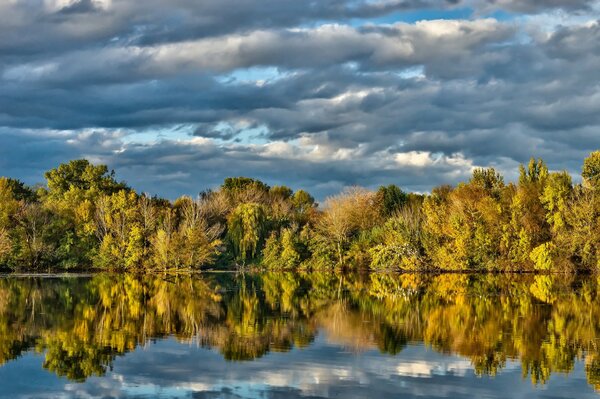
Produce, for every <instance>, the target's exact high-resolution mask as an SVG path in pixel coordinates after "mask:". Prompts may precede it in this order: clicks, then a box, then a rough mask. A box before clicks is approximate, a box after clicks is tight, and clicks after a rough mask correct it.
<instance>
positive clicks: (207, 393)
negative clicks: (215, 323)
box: [0, 333, 596, 399]
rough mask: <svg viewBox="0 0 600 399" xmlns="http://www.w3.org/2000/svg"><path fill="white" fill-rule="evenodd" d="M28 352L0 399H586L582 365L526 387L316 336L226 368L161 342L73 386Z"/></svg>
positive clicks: (4, 370) (459, 362)
mask: <svg viewBox="0 0 600 399" xmlns="http://www.w3.org/2000/svg"><path fill="white" fill-rule="evenodd" d="M42 362H43V356H41V355H37V354H32V353H28V354H26V355H25V356H23V357H21V358H19V359H17V360H14V361H12V362H9V363H7V364H5V365H4V366H3V367H0V397H3V398H27V397H31V398H33V397H36V398H38V397H39V398H74V397H78V398H79V397H81V398H86V397H115V398H120V397H163V398H273V399H275V398H299V397H304V398H332V397H336V398H350V399H352V398H392V397H394V398H396V397H403V398H412V397H419V398H474V397H476V398H505V397H511V398H527V399H529V398H559V397H560V398H568V397H577V398H592V397H596V394H595V393H594V392H593V390H592V388H591V387H590V386H589V385H588V384H587V382H586V379H585V373H584V369H583V363H582V362H578V363H576V367H575V370H574V371H573V372H572V373H570V374H569V375H568V376H565V375H561V374H553V375H552V376H551V378H550V381H549V383H548V384H547V385H544V386H538V387H535V386H534V385H532V383H531V382H530V380H529V379H523V378H522V377H521V368H520V366H519V365H518V364H517V363H512V362H509V363H508V364H507V367H505V368H504V369H502V371H501V372H500V373H499V375H498V376H496V377H495V378H491V377H478V376H476V375H475V374H474V371H473V367H472V366H471V363H470V362H469V361H468V360H467V359H464V358H461V357H459V356H448V355H442V354H439V353H437V352H435V351H432V350H429V349H427V348H425V347H423V346H409V347H407V348H406V349H405V350H404V351H402V352H401V353H400V354H398V355H396V356H391V355H383V354H381V353H379V352H378V351H374V350H373V351H366V352H361V353H354V352H349V351H347V350H345V349H344V348H342V347H340V346H338V345H336V344H334V343H330V340H329V339H328V338H327V337H325V334H323V333H321V334H320V335H319V336H318V338H317V339H316V340H315V342H314V343H313V344H312V345H311V346H310V347H308V348H304V349H301V350H298V349H294V350H292V351H291V352H287V353H276V352H273V353H270V354H268V355H267V356H264V357H262V358H260V359H257V360H255V361H250V362H227V361H225V360H224V359H223V357H222V356H221V355H220V354H219V353H218V352H216V351H211V350H207V349H202V348H198V347H196V346H194V345H189V344H182V343H178V342H177V341H176V340H175V339H167V340H161V341H158V342H156V343H155V344H149V345H147V346H146V347H140V348H138V349H137V350H136V351H134V352H132V353H129V354H127V355H125V356H124V357H119V358H117V359H116V360H115V362H114V367H113V370H112V371H109V372H107V374H106V376H104V377H92V378H89V379H88V380H87V381H86V382H85V383H73V382H70V381H68V380H67V379H65V378H59V377H57V376H55V375H54V374H52V373H50V372H48V371H45V370H43V369H42V367H41V364H42Z"/></svg>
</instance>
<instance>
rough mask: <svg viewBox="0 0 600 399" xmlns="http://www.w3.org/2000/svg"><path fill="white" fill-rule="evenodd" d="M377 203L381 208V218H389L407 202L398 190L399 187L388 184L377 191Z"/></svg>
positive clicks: (402, 193)
mask: <svg viewBox="0 0 600 399" xmlns="http://www.w3.org/2000/svg"><path fill="white" fill-rule="evenodd" d="M377 201H378V203H379V206H380V207H381V212H382V214H383V216H386V217H388V216H391V215H392V214H394V213H395V212H397V211H398V210H400V208H401V207H402V206H404V205H405V204H406V202H407V201H408V196H407V195H406V194H405V193H404V192H403V191H402V190H401V189H400V187H398V186H396V185H394V184H390V185H389V186H381V187H379V189H378V190H377Z"/></svg>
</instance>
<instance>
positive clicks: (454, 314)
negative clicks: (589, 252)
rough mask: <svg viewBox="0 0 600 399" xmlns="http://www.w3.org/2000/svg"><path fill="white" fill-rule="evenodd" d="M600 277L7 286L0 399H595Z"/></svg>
mask: <svg viewBox="0 0 600 399" xmlns="http://www.w3.org/2000/svg"><path fill="white" fill-rule="evenodd" d="M599 302H600V285H599V282H598V280H597V279H596V278H595V277H575V276H564V275H559V276H533V275H527V276H514V275H457V274H449V275H440V276H432V275H392V274H388V275H386V274H372V275H344V276H342V275H335V274H291V273H269V274H245V275H243V274H233V273H214V274H203V275H200V276H172V275H171V276H169V275H165V276H148V275H142V276H134V275H110V274H98V275H93V276H80V277H72V276H71V277H51V276H50V277H49V276H46V277H27V276H23V277H16V276H4V277H2V278H0V397H6V398H19V397H28V398H30V397H35V398H56V397H66V398H70V397H115V398H116V397H163V398H301V397H302V398H397V397H402V398H413V397H415V398H417V397H418V398H473V397H477V398H506V397H511V398H528V399H529V398H592V397H597V396H598V393H597V391H596V390H595V389H596V388H600V357H599V348H598V343H599V340H598V339H599V338H600V307H599V306H598V304H599Z"/></svg>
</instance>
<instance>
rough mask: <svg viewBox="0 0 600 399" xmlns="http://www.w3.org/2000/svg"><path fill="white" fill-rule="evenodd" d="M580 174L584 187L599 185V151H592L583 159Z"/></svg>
mask: <svg viewBox="0 0 600 399" xmlns="http://www.w3.org/2000/svg"><path fill="white" fill-rule="evenodd" d="M581 176H582V177H583V183H584V185H585V186H586V187H588V188H593V189H596V188H598V187H600V151H594V152H592V153H591V154H590V155H589V156H588V157H587V158H586V159H585V160H584V161H583V170H582V171H581Z"/></svg>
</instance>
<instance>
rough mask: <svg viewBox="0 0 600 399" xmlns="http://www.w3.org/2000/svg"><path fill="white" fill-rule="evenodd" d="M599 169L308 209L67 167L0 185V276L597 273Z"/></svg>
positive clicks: (354, 196)
mask: <svg viewBox="0 0 600 399" xmlns="http://www.w3.org/2000/svg"><path fill="white" fill-rule="evenodd" d="M599 171H600V152H598V151H597V152H594V153H592V154H591V155H590V156H589V157H588V158H587V159H586V160H585V161H584V165H583V169H582V177H583V183H582V184H574V183H573V179H572V178H571V176H570V175H569V174H568V173H567V172H566V171H562V172H550V171H549V170H548V167H547V166H546V164H545V162H544V161H543V160H542V159H534V158H532V159H531V160H530V161H529V163H528V164H527V165H521V166H520V168H519V179H518V182H515V183H505V181H504V178H503V177H502V176H501V175H500V173H498V172H497V171H496V170H495V169H493V168H487V169H483V168H475V169H474V170H473V174H472V176H471V178H470V179H469V180H468V181H466V182H464V183H459V184H458V185H456V186H454V187H452V186H448V185H443V186H439V187H436V188H434V189H433V190H432V192H431V193H430V194H415V193H405V192H403V191H402V189H400V187H398V186H396V185H393V184H391V185H388V186H381V187H379V189H378V190H376V191H371V190H368V189H365V188H360V187H350V188H346V189H345V190H344V191H342V192H341V193H340V194H338V195H334V196H331V197H329V198H327V199H326V201H325V202H324V205H323V206H322V207H319V205H318V204H317V203H316V201H315V198H314V197H313V196H311V195H310V194H309V193H308V192H307V191H305V190H297V191H294V190H293V189H292V188H290V187H287V186H283V185H277V186H272V187H270V186H269V185H267V184H266V183H264V182H262V181H260V180H257V179H253V178H249V177H232V178H227V179H225V181H224V182H223V184H222V186H221V187H220V188H218V189H215V190H208V191H202V192H201V194H200V195H199V197H198V198H196V199H193V198H191V197H188V196H183V197H180V198H177V199H176V200H174V201H169V200H165V199H161V198H157V197H150V196H149V195H147V194H143V193H137V192H135V191H134V190H133V189H131V188H129V187H127V186H126V185H125V184H124V183H122V182H118V181H117V180H116V178H115V173H114V172H112V171H109V169H108V167H107V166H105V165H94V164H92V163H90V162H89V161H87V160H84V159H83V160H74V161H70V162H68V163H66V164H62V165H59V166H58V167H57V168H55V169H52V170H50V171H48V172H46V174H45V176H46V180H47V182H46V187H40V188H38V189H36V190H34V189H32V188H31V187H28V186H27V185H25V184H24V183H22V182H20V181H18V180H15V179H10V178H0V267H2V268H6V267H8V268H10V269H13V270H25V269H36V270H39V269H47V268H54V269H81V270H87V269H93V268H101V269H117V270H141V269H160V270H171V269H182V268H183V269H197V268H202V267H209V266H213V265H218V266H220V267H231V266H232V265H234V264H235V263H240V264H243V265H257V266H262V267H265V268H268V269H277V270H283V269H285V270H290V269H302V270H307V269H338V268H344V269H361V268H371V269H386V270H389V269H392V270H432V271H448V270H452V271H507V270H517V271H535V270H540V271H552V272H565V271H577V272H597V271H600V256H599V254H598V253H599V251H600V195H599V194H598V190H597V188H598V181H599V179H600V177H599V176H600V172H599Z"/></svg>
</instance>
